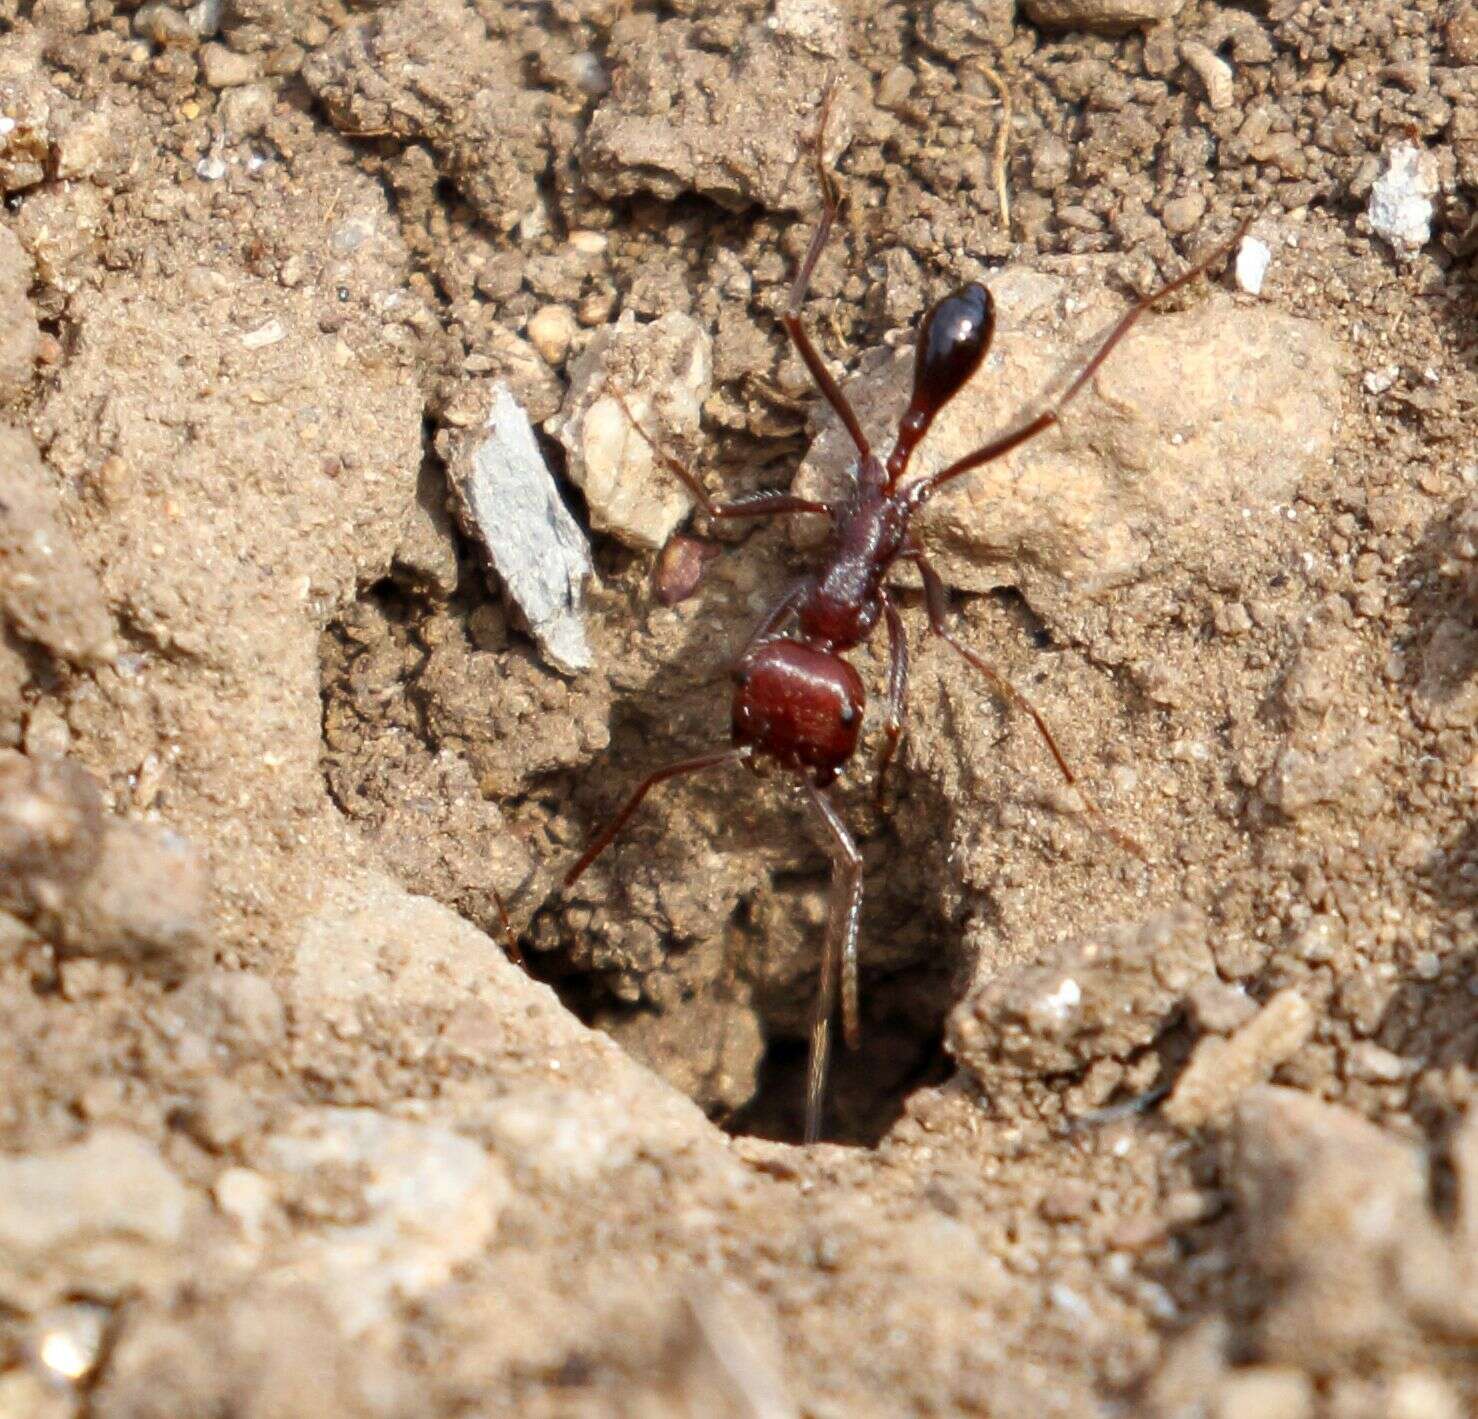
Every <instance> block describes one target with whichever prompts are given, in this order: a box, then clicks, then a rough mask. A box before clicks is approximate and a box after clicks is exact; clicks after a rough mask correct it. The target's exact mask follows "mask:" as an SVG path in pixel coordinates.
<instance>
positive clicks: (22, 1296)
mask: <svg viewBox="0 0 1478 1419" xmlns="http://www.w3.org/2000/svg"><path fill="white" fill-rule="evenodd" d="M189 1213H190V1194H189V1191H188V1189H187V1188H186V1187H185V1185H184V1184H183V1183H182V1182H181V1181H180V1180H179V1179H178V1178H177V1177H176V1176H175V1174H174V1173H173V1172H172V1171H171V1170H170V1168H169V1167H168V1166H167V1165H166V1164H165V1162H164V1160H163V1159H162V1158H161V1157H160V1156H159V1153H158V1150H157V1149H156V1148H155V1147H154V1146H153V1144H151V1143H149V1142H147V1141H145V1140H144V1139H143V1138H141V1137H140V1136H139V1135H138V1134H136V1133H133V1132H130V1131H129V1130H127V1129H121V1128H98V1129H96V1130H94V1131H93V1132H92V1133H91V1134H90V1135H88V1137H87V1138H85V1139H83V1141H82V1142H80V1143H74V1144H72V1145H71V1146H69V1147H66V1148H59V1149H55V1150H53V1151H50V1152H44V1153H31V1154H25V1155H16V1156H10V1155H0V1301H3V1302H4V1303H5V1304H6V1305H9V1306H15V1307H17V1308H18V1309H22V1310H38V1309H40V1308H41V1307H42V1306H47V1305H54V1304H56V1303H57V1302H59V1301H61V1300H63V1299H66V1298H67V1297H69V1296H76V1295H87V1296H89V1297H91V1298H93V1299H96V1300H111V1299H113V1298H115V1297H120V1296H123V1295H126V1294H128V1293H129V1292H132V1291H135V1290H138V1289H145V1290H148V1289H151V1288H153V1287H155V1286H157V1285H159V1284H161V1283H163V1282H165V1281H166V1280H167V1279H168V1278H169V1277H170V1276H172V1275H173V1274H175V1273H176V1272H177V1271H179V1270H180V1269H181V1268H182V1267H183V1266H184V1265H185V1263H186V1256H185V1253H184V1252H182V1251H180V1250H178V1248H179V1244H180V1242H181V1240H182V1238H183V1236H184V1232H185V1227H186V1223H187V1221H188V1218H189Z"/></svg>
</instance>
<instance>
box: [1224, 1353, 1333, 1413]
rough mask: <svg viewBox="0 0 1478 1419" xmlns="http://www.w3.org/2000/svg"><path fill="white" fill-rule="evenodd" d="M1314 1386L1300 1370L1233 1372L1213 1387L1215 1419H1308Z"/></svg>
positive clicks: (1280, 1368) (1269, 1367)
mask: <svg viewBox="0 0 1478 1419" xmlns="http://www.w3.org/2000/svg"><path fill="white" fill-rule="evenodd" d="M1313 1412H1314V1386H1313V1384H1312V1383H1311V1382H1310V1380H1309V1377H1308V1376H1307V1375H1306V1374H1304V1372H1303V1371H1302V1370H1295V1369H1292V1368H1291V1367H1288V1368H1285V1367H1284V1366H1282V1365H1249V1366H1247V1367H1246V1368H1245V1369H1241V1370H1233V1371H1232V1372H1231V1373H1230V1374H1228V1375H1226V1376H1224V1377H1223V1379H1222V1380H1221V1382H1220V1384H1218V1385H1217V1387H1216V1400H1215V1404H1214V1407H1213V1409H1212V1413H1213V1414H1214V1415H1215V1416H1216V1419H1308V1416H1309V1415H1311V1414H1313Z"/></svg>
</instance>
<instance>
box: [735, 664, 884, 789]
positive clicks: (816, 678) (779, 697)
mask: <svg viewBox="0 0 1478 1419" xmlns="http://www.w3.org/2000/svg"><path fill="white" fill-rule="evenodd" d="M738 680H739V683H738V685H737V686H736V687H735V690H734V742H735V743H736V744H740V745H749V746H751V747H752V748H754V749H755V750H756V751H757V752H759V753H762V754H767V755H769V756H770V757H772V758H774V759H776V760H777V761H778V762H779V763H781V764H783V765H784V766H785V767H786V768H789V769H795V770H799V771H801V772H809V773H810V775H811V777H812V779H813V780H814V781H815V782H816V783H817V784H823V785H824V784H828V783H830V782H831V781H832V780H833V779H834V778H835V777H836V776H837V773H838V771H839V770H840V769H841V767H842V765H843V764H845V763H846V762H847V760H848V759H850V758H851V757H852V754H853V753H854V751H855V750H856V748H857V737H858V735H859V734H860V733H861V730H862V711H863V708H864V706H865V705H866V703H867V696H866V693H865V692H864V690H863V688H862V680H861V677H859V675H858V674H857V672H856V671H855V670H854V669H853V668H852V667H851V666H850V665H849V664H848V663H847V662H846V661H845V660H843V659H842V658H841V657H840V656H836V655H828V654H826V653H825V652H824V651H819V650H813V649H812V648H811V647H810V646H808V645H802V644H801V643H800V642H799V641H789V640H777V641H769V642H767V643H766V644H764V645H762V646H760V647H759V648H758V649H757V650H755V651H754V653H753V654H751V655H748V656H746V657H745V658H744V660H743V661H742V662H741V664H740V666H739V670H738Z"/></svg>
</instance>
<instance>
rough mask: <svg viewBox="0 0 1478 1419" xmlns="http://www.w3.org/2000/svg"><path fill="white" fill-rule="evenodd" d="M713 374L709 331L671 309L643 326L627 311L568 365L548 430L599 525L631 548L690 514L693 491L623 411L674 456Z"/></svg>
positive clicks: (651, 542) (654, 539)
mask: <svg viewBox="0 0 1478 1419" xmlns="http://www.w3.org/2000/svg"><path fill="white" fill-rule="evenodd" d="M712 380H713V346H712V342H711V341H710V340H709V338H708V333H707V331H705V330H704V329H703V327H702V326H700V325H699V324H698V323H697V322H696V321H695V320H693V319H692V318H691V317H689V316H686V315H681V314H679V313H676V312H674V313H672V314H670V315H664V316H662V317H661V318H660V319H658V320H654V321H653V322H652V323H651V324H650V325H637V324H636V323H635V320H634V319H632V318H629V317H624V318H623V319H622V320H621V321H620V322H618V323H617V324H616V325H615V326H613V327H608V328H607V329H606V330H604V331H602V332H601V333H600V334H599V335H597V336H596V338H595V339H594V340H592V341H591V342H590V345H589V346H588V347H587V349H586V350H585V352H584V353H583V354H582V355H581V356H580V357H579V358H578V359H577V360H576V361H575V362H574V364H573V365H572V366H571V368H570V389H569V393H568V394H567V395H566V396H565V402H564V407H563V409H561V411H560V413H559V415H558V417H557V418H555V419H553V420H551V421H550V423H549V424H548V425H547V426H546V427H547V428H548V430H549V432H550V433H552V434H553V435H555V437H556V438H558V439H559V441H560V442H561V443H562V444H563V445H564V446H565V448H566V450H568V452H569V455H570V463H569V468H570V477H571V478H573V479H574V480H575V482H576V483H578V484H579V486H580V489H581V491H582V492H583V493H584V494H585V501H586V503H587V504H588V505H589V508H590V520H591V521H592V522H593V523H594V525H595V526H596V527H598V528H599V529H601V530H602V531H604V532H609V533H611V534H612V535H613V536H615V537H617V538H619V539H620V540H621V541H622V542H624V543H626V545H627V546H628V547H640V548H646V549H648V550H655V549H656V548H658V547H661V546H662V545H663V544H664V543H665V542H666V541H667V539H668V537H669V536H670V535H671V534H672V532H673V531H674V530H675V529H676V527H677V525H678V523H680V522H681V521H682V520H683V518H684V517H686V516H687V514H688V512H689V510H690V509H691V507H692V502H693V500H692V496H691V494H689V492H688V490H687V489H686V488H685V487H683V485H682V483H681V482H680V481H679V480H678V479H677V478H676V477H674V476H673V474H672V473H671V472H670V471H668V470H667V469H666V468H664V467H662V465H661V463H660V461H659V460H658V458H657V455H656V453H655V452H654V451H653V449H652V447H651V445H650V444H649V443H648V442H647V439H646V438H643V437H642V433H641V432H639V431H638V430H637V429H634V428H633V427H632V425H631V420H630V418H628V417H627V410H628V409H629V410H630V413H631V415H632V416H633V417H635V418H636V419H637V421H638V422H639V423H640V425H641V428H642V430H644V431H645V432H646V434H647V436H648V438H651V439H652V440H654V441H656V442H657V443H658V444H659V445H660V447H661V448H662V449H663V450H664V451H665V452H667V453H669V454H672V455H674V456H679V457H680V456H681V450H682V449H683V447H684V446H685V444H687V443H688V442H689V441H690V440H691V439H692V438H693V436H695V435H696V434H697V432H698V429H699V425H700V422H701V420H702V411H703V401H704V400H705V399H706V398H707V397H708V393H709V390H710V388H711V386H712ZM616 392H619V394H620V396H621V397H620V398H617V393H616ZM623 400H624V403H625V406H626V407H625V408H623V407H622V402H623Z"/></svg>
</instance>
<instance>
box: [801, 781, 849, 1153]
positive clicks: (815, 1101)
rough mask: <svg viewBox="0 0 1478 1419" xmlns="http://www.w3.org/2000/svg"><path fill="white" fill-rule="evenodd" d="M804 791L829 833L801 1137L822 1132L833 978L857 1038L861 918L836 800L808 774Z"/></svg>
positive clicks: (845, 1024) (845, 1027)
mask: <svg viewBox="0 0 1478 1419" xmlns="http://www.w3.org/2000/svg"><path fill="white" fill-rule="evenodd" d="M804 783H805V786H806V792H807V795H808V796H809V798H810V799H811V802H812V803H813V804H815V806H816V811H817V812H818V813H819V814H820V815H821V818H822V821H823V822H824V823H825V824H826V828H827V831H828V832H829V833H830V834H831V861H832V876H831V890H832V901H831V910H830V912H829V913H828V914H827V920H826V938H825V943H824V945H823V946H822V950H821V981H820V985H819V987H818V989H817V992H816V1013H815V1015H814V1016H813V1017H812V1021H811V1056H810V1059H809V1061H808V1063H807V1070H806V1142H807V1143H814V1142H816V1140H817V1138H819V1137H820V1134H821V1111H822V1106H823V1105H824V1103H825V1102H826V1074H827V1069H828V1066H829V1064H830V1061H831V1016H832V1011H833V1009H834V1008H835V1005H836V989H837V977H838V975H840V977H841V986H842V1035H843V1037H844V1038H845V1039H846V1041H847V1048H848V1049H856V1048H857V1046H858V1043H859V1042H860V1041H861V1038H862V1026H861V1023H860V1017H859V1011H858V1000H857V994H858V992H857V930H858V924H859V922H860V920H861V917H862V854H861V853H860V852H859V851H858V850H857V844H856V843H855V842H854V841H853V839H852V834H851V833H850V832H849V831H848V830H847V825H846V824H845V823H844V822H843V821H842V816H841V814H840V813H838V812H837V810H836V807H835V805H834V804H833V803H832V801H831V799H829V798H828V797H827V796H826V795H825V794H824V793H823V792H822V791H821V790H820V789H819V788H817V787H816V785H815V784H813V783H812V782H811V781H810V780H809V779H806V780H804Z"/></svg>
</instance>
